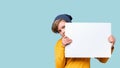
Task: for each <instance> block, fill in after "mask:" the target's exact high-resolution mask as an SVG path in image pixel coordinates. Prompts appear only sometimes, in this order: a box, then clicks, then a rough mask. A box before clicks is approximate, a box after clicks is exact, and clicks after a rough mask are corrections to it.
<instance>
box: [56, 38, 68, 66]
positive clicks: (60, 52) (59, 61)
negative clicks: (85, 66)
mask: <svg viewBox="0 0 120 68" xmlns="http://www.w3.org/2000/svg"><path fill="white" fill-rule="evenodd" d="M64 53H65V48H64V46H63V45H62V40H61V39H60V40H58V42H57V44H56V46H55V64H56V68H64V67H65V62H66V59H65V54H64Z"/></svg>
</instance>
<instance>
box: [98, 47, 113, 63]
mask: <svg viewBox="0 0 120 68" xmlns="http://www.w3.org/2000/svg"><path fill="white" fill-rule="evenodd" d="M113 50H114V48H111V54H112V53H113ZM97 59H98V60H99V61H100V62H102V63H106V62H107V61H108V59H109V58H97Z"/></svg>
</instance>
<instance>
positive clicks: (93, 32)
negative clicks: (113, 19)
mask: <svg viewBox="0 0 120 68" xmlns="http://www.w3.org/2000/svg"><path fill="white" fill-rule="evenodd" d="M65 35H66V36H68V37H69V38H70V39H72V43H71V44H70V45H67V46H66V47H65V57H74V58H81V57H83V58H84V57H111V44H110V43H109V41H108V37H109V36H110V35H111V23H83V22H79V23H75V22H73V23H66V24H65Z"/></svg>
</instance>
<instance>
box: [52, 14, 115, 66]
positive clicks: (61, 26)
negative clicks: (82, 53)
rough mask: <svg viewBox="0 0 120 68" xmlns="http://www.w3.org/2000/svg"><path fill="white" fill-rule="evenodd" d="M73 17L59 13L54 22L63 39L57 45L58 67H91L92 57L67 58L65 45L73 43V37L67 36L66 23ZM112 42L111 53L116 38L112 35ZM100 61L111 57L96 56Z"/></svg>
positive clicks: (56, 57) (110, 38)
mask: <svg viewBox="0 0 120 68" xmlns="http://www.w3.org/2000/svg"><path fill="white" fill-rule="evenodd" d="M71 20H72V17H71V16H70V15H68V14H61V15H58V16H57V17H56V18H55V20H54V22H53V24H52V31H53V32H54V33H58V34H60V35H61V39H59V40H58V42H57V43H56V46H55V63H56V68H90V58H65V46H67V45H68V44H70V43H72V39H70V38H68V37H67V36H65V23H67V22H68V23H70V22H71ZM108 40H109V42H110V43H112V47H111V53H112V52H113V49H114V43H115V39H114V37H113V36H112V35H111V36H110V37H109V38H108ZM96 59H98V60H99V61H100V62H102V63H105V62H107V60H108V59H109V58H96Z"/></svg>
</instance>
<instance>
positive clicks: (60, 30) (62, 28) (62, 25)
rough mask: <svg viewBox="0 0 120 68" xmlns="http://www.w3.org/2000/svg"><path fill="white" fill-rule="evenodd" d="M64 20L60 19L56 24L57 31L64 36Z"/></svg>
mask: <svg viewBox="0 0 120 68" xmlns="http://www.w3.org/2000/svg"><path fill="white" fill-rule="evenodd" d="M65 23H66V22H65V21H64V20H62V21H60V23H59V24H58V33H59V34H60V35H61V36H62V37H64V36H65Z"/></svg>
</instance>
